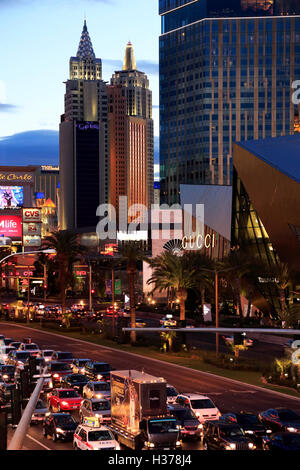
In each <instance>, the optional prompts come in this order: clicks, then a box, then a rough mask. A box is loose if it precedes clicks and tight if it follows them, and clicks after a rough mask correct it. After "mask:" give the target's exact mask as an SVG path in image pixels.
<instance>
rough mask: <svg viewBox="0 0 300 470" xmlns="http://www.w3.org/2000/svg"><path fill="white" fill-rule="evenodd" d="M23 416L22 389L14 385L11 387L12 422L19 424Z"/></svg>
mask: <svg viewBox="0 0 300 470" xmlns="http://www.w3.org/2000/svg"><path fill="white" fill-rule="evenodd" d="M21 416H22V413H21V394H20V390H19V389H17V388H16V387H14V388H13V389H11V424H12V425H13V426H17V425H18V424H19V422H20V419H21Z"/></svg>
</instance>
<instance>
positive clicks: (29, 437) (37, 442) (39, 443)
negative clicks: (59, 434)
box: [26, 434, 52, 450]
mask: <svg viewBox="0 0 300 470" xmlns="http://www.w3.org/2000/svg"><path fill="white" fill-rule="evenodd" d="M26 437H28V439H31V440H32V441H34V442H35V443H36V444H38V445H39V446H41V447H43V448H44V449H46V450H52V449H50V448H49V447H47V446H45V445H44V444H42V443H41V442H40V441H37V440H36V439H35V438H34V437H32V436H30V435H29V434H26Z"/></svg>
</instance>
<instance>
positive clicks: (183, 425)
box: [168, 404, 203, 439]
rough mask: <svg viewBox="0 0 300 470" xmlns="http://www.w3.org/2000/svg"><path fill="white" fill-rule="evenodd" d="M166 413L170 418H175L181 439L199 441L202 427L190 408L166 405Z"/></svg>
mask: <svg viewBox="0 0 300 470" xmlns="http://www.w3.org/2000/svg"><path fill="white" fill-rule="evenodd" d="M168 411H169V414H170V415H171V416H173V417H174V418H176V423H177V426H178V429H180V435H181V437H182V438H184V437H193V438H195V439H200V437H201V435H202V429H203V425H202V424H200V423H199V420H198V418H197V416H196V415H195V413H194V412H193V411H192V410H191V409H190V408H185V407H184V406H181V405H177V404H174V405H168Z"/></svg>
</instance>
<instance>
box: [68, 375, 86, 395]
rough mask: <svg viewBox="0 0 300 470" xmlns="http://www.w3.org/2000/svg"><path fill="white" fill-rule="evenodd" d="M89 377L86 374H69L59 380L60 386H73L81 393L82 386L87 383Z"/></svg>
mask: <svg viewBox="0 0 300 470" xmlns="http://www.w3.org/2000/svg"><path fill="white" fill-rule="evenodd" d="M88 381H89V379H88V378H87V376H86V375H82V374H70V375H66V377H64V378H63V380H62V381H61V387H62V388H73V389H74V390H76V391H78V392H79V393H80V394H82V389H83V387H84V386H85V385H86V384H87V383H88Z"/></svg>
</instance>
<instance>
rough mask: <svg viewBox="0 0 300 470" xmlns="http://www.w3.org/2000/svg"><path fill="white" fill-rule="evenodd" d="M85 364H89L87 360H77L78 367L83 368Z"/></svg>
mask: <svg viewBox="0 0 300 470" xmlns="http://www.w3.org/2000/svg"><path fill="white" fill-rule="evenodd" d="M87 362H89V359H79V361H78V365H79V366H80V367H82V366H85V365H86V363H87Z"/></svg>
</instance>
